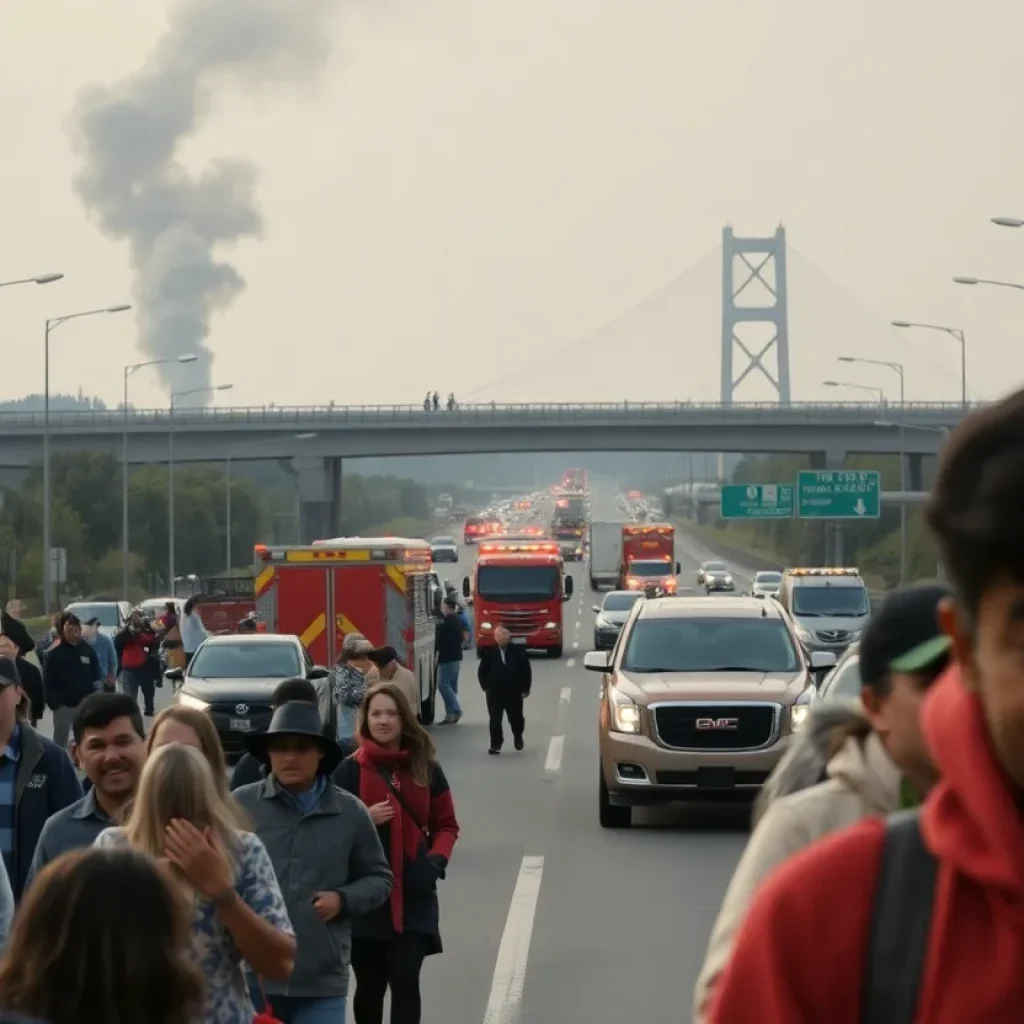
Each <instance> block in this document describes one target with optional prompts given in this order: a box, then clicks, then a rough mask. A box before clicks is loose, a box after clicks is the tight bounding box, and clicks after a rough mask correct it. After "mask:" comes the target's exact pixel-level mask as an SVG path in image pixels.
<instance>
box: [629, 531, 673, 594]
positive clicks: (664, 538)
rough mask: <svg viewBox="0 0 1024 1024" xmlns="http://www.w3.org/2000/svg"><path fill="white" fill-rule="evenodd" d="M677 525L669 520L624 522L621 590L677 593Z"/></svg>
mask: <svg viewBox="0 0 1024 1024" xmlns="http://www.w3.org/2000/svg"><path fill="white" fill-rule="evenodd" d="M675 545H676V528H675V527H674V526H672V525H671V524H670V523H650V524H639V523H623V526H622V552H621V557H620V559H619V581H618V587H619V589H620V590H644V591H647V590H656V591H660V592H661V593H664V594H674V593H675V592H676V586H677V582H676V575H677V574H678V572H679V563H678V562H676V561H675Z"/></svg>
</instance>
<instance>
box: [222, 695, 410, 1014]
mask: <svg viewBox="0 0 1024 1024" xmlns="http://www.w3.org/2000/svg"><path fill="white" fill-rule="evenodd" d="M248 747H249V751H250V753H252V754H253V756H254V757H256V758H257V759H258V760H259V761H261V762H262V763H264V764H265V765H266V766H267V768H268V772H269V774H268V775H267V778H266V779H264V780H263V781H262V782H254V783H250V784H249V785H247V786H242V787H241V788H240V789H236V790H235V793H234V795H235V798H236V799H237V800H238V802H239V804H241V806H242V807H243V808H244V810H245V812H246V814H247V815H248V816H249V820H250V821H251V822H252V823H253V828H254V830H255V832H256V835H257V836H259V838H260V839H261V840H262V841H263V844H264V846H266V848H267V852H268V853H269V854H270V859H271V861H272V862H273V865H274V871H275V872H276V874H277V879H278V882H279V883H280V885H281V892H282V893H283V894H284V899H285V903H286V904H287V906H288V916H289V917H290V918H291V922H292V925H293V927H294V928H295V937H296V940H297V948H296V951H295V969H294V970H293V971H292V974H291V977H290V978H289V979H288V980H287V981H283V982H266V981H264V982H263V991H265V993H266V995H267V997H268V1000H269V1002H270V1004H271V1006H272V1008H273V1013H274V1016H275V1017H277V1018H279V1019H280V1020H281V1021H283V1022H284V1024H302V1022H303V1021H304V1020H305V1019H307V1018H308V1019H315V1020H321V1019H329V1020H336V1021H339V1022H340V1021H344V1020H345V1019H346V1017H345V1012H346V1007H345V1003H346V999H347V997H348V974H349V957H350V950H351V944H352V932H351V921H352V917H353V916H354V915H362V914H367V913H369V912H370V911H372V910H376V909H377V907H379V906H382V905H383V904H384V903H386V902H387V900H388V898H389V897H390V895H391V886H392V883H393V877H392V874H391V869H390V867H389V866H388V860H387V857H386V856H385V855H384V850H383V847H382V846H381V844H380V839H379V838H378V837H377V828H376V826H375V825H374V824H373V821H372V819H371V818H370V813H369V811H367V809H366V808H365V807H364V806H363V805H362V804H361V803H360V802H359V800H357V799H356V798H355V797H354V796H352V795H351V794H349V793H345V792H343V791H342V790H340V789H338V788H337V786H335V785H334V784H333V783H332V782H331V781H330V778H329V776H330V773H331V772H332V771H334V769H335V768H337V766H338V764H339V763H340V762H341V756H342V755H341V748H340V747H339V746H338V744H337V743H336V742H335V740H333V739H331V738H330V737H326V736H324V734H323V724H322V723H321V721H320V716H319V714H318V713H317V709H316V706H315V705H314V704H307V703H304V702H293V703H289V704H282V705H281V706H280V707H279V708H278V709H277V710H276V711H275V712H274V717H273V718H272V719H271V722H270V727H269V728H268V729H267V731H266V732H265V733H263V734H261V735H257V736H252V737H250V739H249V743H248ZM251 980H252V988H253V1002H254V1004H255V1005H256V1007H257V1008H260V1007H262V1006H263V998H262V994H261V992H260V990H259V988H258V984H257V980H256V978H255V977H253V978H252V979H251Z"/></svg>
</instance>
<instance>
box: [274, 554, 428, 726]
mask: <svg viewBox="0 0 1024 1024" xmlns="http://www.w3.org/2000/svg"><path fill="white" fill-rule="evenodd" d="M255 562H256V564H255V576H256V609H257V614H258V615H259V617H260V619H261V621H263V622H265V623H266V624H267V627H268V628H269V629H270V630H272V631H273V632H276V633H294V634H295V635H296V636H298V637H299V639H300V640H301V641H302V642H303V644H304V645H305V646H306V649H307V650H308V651H309V653H310V656H311V657H312V658H313V661H314V662H316V663H317V664H319V665H333V664H335V662H336V661H337V659H338V654H339V653H340V651H341V645H342V643H343V641H344V639H345V636H346V635H347V634H349V633H362V634H363V636H365V637H366V639H367V640H369V641H370V643H372V644H373V645H374V646H376V647H384V646H390V647H394V649H395V650H396V651H397V652H398V657H399V660H400V661H401V662H402V663H403V664H404V665H406V666H407V667H408V668H409V669H411V670H412V672H413V674H414V675H415V676H416V679H417V681H418V683H419V690H420V707H419V708H418V709H415V710H417V711H418V712H419V714H420V718H421V719H422V721H423V722H424V724H430V723H431V722H433V720H434V699H435V696H436V692H437V681H436V677H435V671H434V630H435V624H436V616H437V614H438V613H439V611H440V601H441V597H440V594H439V592H438V590H439V588H438V587H437V585H436V583H435V581H434V577H435V574H434V573H433V572H432V569H431V559H430V545H429V544H428V543H427V542H426V541H424V540H411V539H408V538H404V537H336V538H334V539H332V540H322V541H315V542H314V543H313V544H311V545H308V546H305V545H304V546H267V545H263V544H260V545H257V547H256V557H255Z"/></svg>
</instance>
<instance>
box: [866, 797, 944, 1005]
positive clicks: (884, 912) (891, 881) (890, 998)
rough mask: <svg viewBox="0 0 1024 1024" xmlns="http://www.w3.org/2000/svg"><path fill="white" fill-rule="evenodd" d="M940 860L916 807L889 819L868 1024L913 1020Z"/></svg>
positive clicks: (871, 954)
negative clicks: (928, 842)
mask: <svg viewBox="0 0 1024 1024" xmlns="http://www.w3.org/2000/svg"><path fill="white" fill-rule="evenodd" d="M937 872H938V863H937V862H936V860H935V858H934V857H933V856H932V854H931V851H930V850H929V849H928V848H927V847H926V846H925V844H924V837H923V836H922V835H921V821H920V814H919V812H918V810H917V809H916V808H915V809H914V810H910V811H901V812H899V813H896V814H892V815H890V816H889V818H888V819H887V821H886V827H885V841H884V844H883V846H882V860H881V863H880V865H879V870H878V882H877V886H876V889H875V898H874V905H873V907H872V915H871V930H870V933H869V938H868V949H867V961H866V965H865V976H864V987H863V993H862V1002H863V1011H862V1013H861V1019H862V1020H863V1021H864V1022H865V1024H914V1021H915V1020H916V1016H917V1001H918V994H919V992H920V988H921V977H922V975H923V973H924V963H925V957H926V956H927V953H928V937H929V935H930V933H931V922H932V902H933V899H934V895H935V879H936V875H937Z"/></svg>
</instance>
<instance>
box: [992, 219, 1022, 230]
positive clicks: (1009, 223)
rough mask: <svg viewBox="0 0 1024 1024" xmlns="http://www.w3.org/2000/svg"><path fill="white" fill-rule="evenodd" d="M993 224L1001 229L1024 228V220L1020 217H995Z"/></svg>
mask: <svg viewBox="0 0 1024 1024" xmlns="http://www.w3.org/2000/svg"><path fill="white" fill-rule="evenodd" d="M992 223H993V224H998V225H999V226H1000V227H1001V228H1024V220H1021V219H1020V217H993V218H992Z"/></svg>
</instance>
